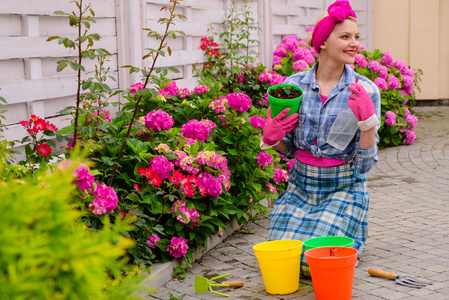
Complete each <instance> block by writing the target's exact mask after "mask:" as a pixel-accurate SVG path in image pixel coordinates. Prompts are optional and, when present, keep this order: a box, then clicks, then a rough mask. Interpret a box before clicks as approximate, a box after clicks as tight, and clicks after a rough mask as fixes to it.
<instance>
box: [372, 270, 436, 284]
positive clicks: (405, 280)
mask: <svg viewBox="0 0 449 300" xmlns="http://www.w3.org/2000/svg"><path fill="white" fill-rule="evenodd" d="M368 273H369V274H370V275H371V276H375V277H383V278H388V279H391V280H394V281H396V282H397V283H399V284H401V285H404V286H408V287H412V288H416V289H420V288H422V287H425V286H427V285H428V284H432V282H426V281H422V280H418V279H416V278H413V277H410V276H399V275H398V274H396V273H393V272H387V271H383V270H379V269H374V268H369V269H368Z"/></svg>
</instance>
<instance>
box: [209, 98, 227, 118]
mask: <svg viewBox="0 0 449 300" xmlns="http://www.w3.org/2000/svg"><path fill="white" fill-rule="evenodd" d="M227 105H228V99H227V98H226V97H224V96H223V97H221V98H220V99H215V100H214V101H212V102H211V103H209V105H208V107H210V108H212V109H213V110H214V111H215V112H216V113H217V114H224V113H226V106H227Z"/></svg>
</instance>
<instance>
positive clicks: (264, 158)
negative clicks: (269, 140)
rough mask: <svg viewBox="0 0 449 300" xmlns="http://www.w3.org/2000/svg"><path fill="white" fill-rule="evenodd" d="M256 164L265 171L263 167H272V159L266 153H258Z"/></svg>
mask: <svg viewBox="0 0 449 300" xmlns="http://www.w3.org/2000/svg"><path fill="white" fill-rule="evenodd" d="M257 163H258V164H259V165H260V166H261V167H262V169H263V170H265V166H267V167H269V166H271V167H272V166H273V157H272V156H271V155H270V154H268V153H267V152H266V151H264V152H260V153H259V154H258V155H257Z"/></svg>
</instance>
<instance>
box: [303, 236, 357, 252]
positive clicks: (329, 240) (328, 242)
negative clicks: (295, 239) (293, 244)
mask: <svg viewBox="0 0 449 300" xmlns="http://www.w3.org/2000/svg"><path fill="white" fill-rule="evenodd" d="M332 246H339V247H349V248H353V247H354V240H353V239H351V238H348V237H345V236H322V237H316V238H311V239H308V240H306V241H305V242H304V252H305V251H307V250H309V249H314V248H319V247H332Z"/></svg>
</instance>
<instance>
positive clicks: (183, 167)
mask: <svg viewBox="0 0 449 300" xmlns="http://www.w3.org/2000/svg"><path fill="white" fill-rule="evenodd" d="M155 150H157V151H158V152H159V153H162V155H157V156H156V157H154V158H153V159H152V160H151V161H150V162H149V164H148V168H145V167H139V168H138V169H137V171H138V173H139V174H140V175H141V176H145V177H146V179H147V182H148V183H149V184H151V185H153V186H158V187H159V186H161V184H162V183H163V181H164V180H166V179H168V181H169V182H170V183H173V184H175V185H177V186H179V191H180V193H181V194H182V195H185V196H188V197H193V196H194V195H196V194H197V191H198V192H200V193H201V195H202V196H203V197H205V196H207V195H210V196H212V197H213V198H216V197H218V196H220V195H221V193H222V191H223V188H224V189H225V190H226V191H228V190H229V189H230V187H231V185H230V182H229V181H230V178H231V172H230V171H229V169H228V165H227V160H226V158H225V157H224V156H222V155H219V154H216V153H215V152H213V151H199V152H198V153H197V156H196V157H193V156H190V155H188V154H187V153H186V152H184V151H181V150H174V151H172V150H171V149H170V147H169V146H168V145H167V144H159V145H158V146H157V147H155ZM166 153H174V154H176V155H177V156H178V157H177V158H176V159H174V160H168V159H167V158H166V157H165V156H164V155H163V154H166ZM203 165H204V166H207V167H209V168H213V169H215V170H219V171H220V174H218V175H217V176H214V175H212V174H211V173H209V172H207V171H206V172H202V166H203ZM175 167H179V168H180V170H175ZM182 171H185V172H187V173H188V175H185V174H184V173H182ZM137 189H138V187H137ZM137 189H136V190H137Z"/></svg>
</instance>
